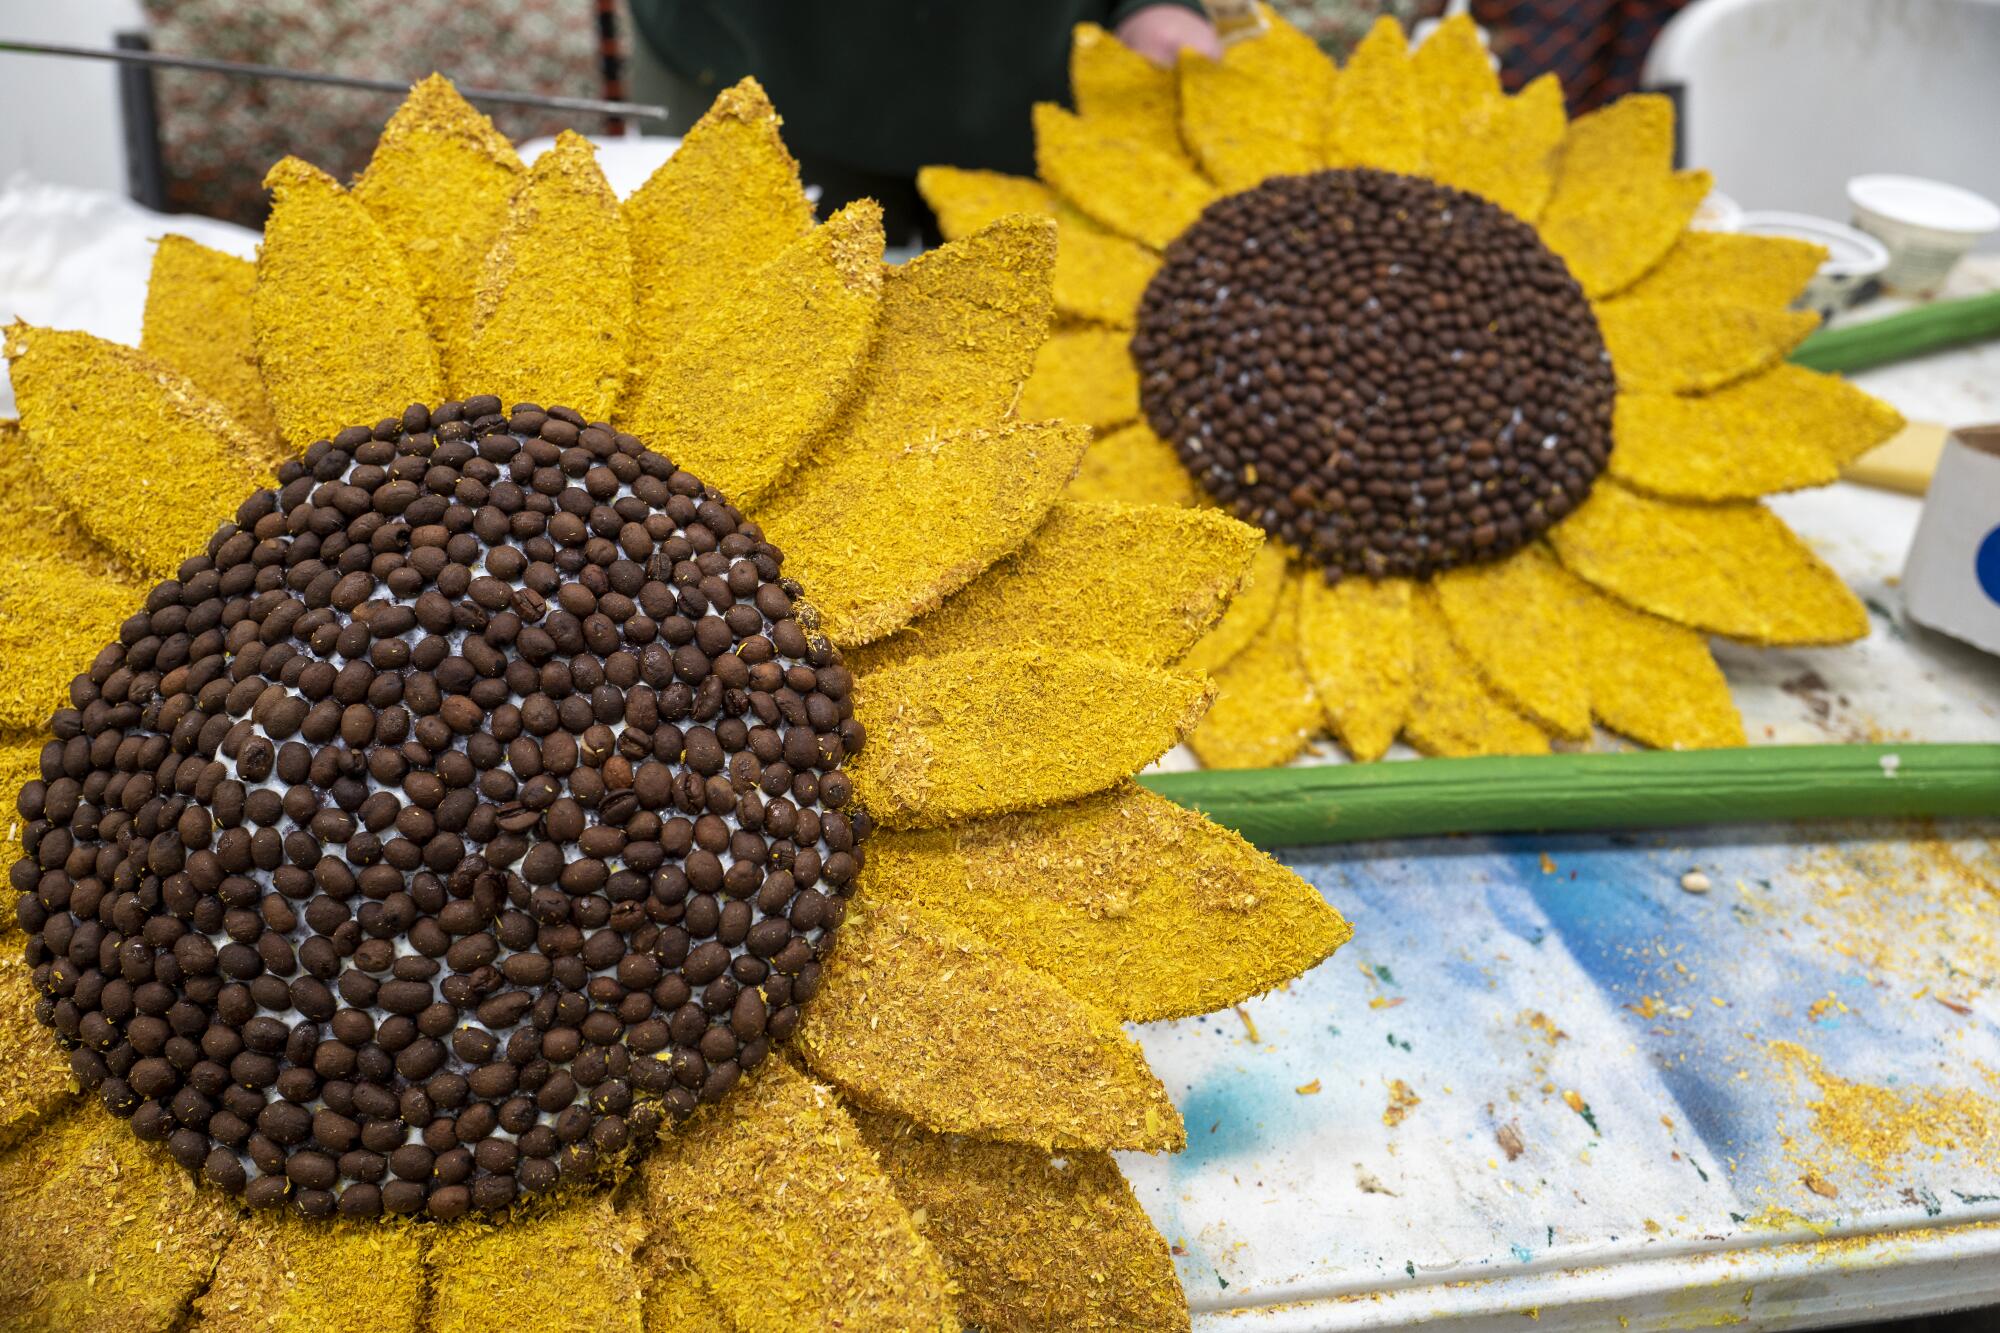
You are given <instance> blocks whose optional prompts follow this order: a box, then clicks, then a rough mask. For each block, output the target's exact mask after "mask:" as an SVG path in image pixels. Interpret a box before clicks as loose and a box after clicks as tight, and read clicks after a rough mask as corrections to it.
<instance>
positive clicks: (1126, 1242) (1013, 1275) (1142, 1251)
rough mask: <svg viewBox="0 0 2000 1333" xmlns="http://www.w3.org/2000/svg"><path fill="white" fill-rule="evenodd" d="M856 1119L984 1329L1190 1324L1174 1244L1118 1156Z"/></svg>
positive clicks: (970, 1318) (1013, 1332) (993, 1332)
mask: <svg viewBox="0 0 2000 1333" xmlns="http://www.w3.org/2000/svg"><path fill="white" fill-rule="evenodd" d="M856 1120H857V1122H858V1123H859V1124H860V1126H861V1131H862V1133H863V1134H864V1135H865V1136H866V1138H867V1140H868V1143H869V1145H870V1146H871V1147H873V1148H874V1150H875V1153H876V1155H877V1156H878V1157H880V1158H881V1159H882V1165H883V1167H884V1169H886V1170H887V1171H888V1173H889V1178H890V1179H891V1180H892V1181H893V1182H894V1183H895V1187H896V1194H897V1195H898V1197H900V1198H901V1199H902V1200H903V1202H904V1204H905V1205H907V1206H908V1207H909V1208H910V1209H911V1210H912V1211H921V1214H922V1216H923V1219H924V1222H923V1228H924V1236H925V1237H926V1238H927V1239H928V1240H929V1241H930V1242H931V1244H932V1245H934V1246H935V1247H936V1248H937V1250H938V1252H939V1254H941V1255H942V1256H943V1258H944V1262H945V1266H946V1268H947V1270H948V1271H949V1272H950V1273H951V1276H952V1278H953V1280H955V1281H956V1282H957V1284H958V1296H957V1299H956V1301H955V1302H954V1303H955V1305H956V1306H957V1309H958V1313H959V1316H960V1317H961V1318H962V1319H964V1320H965V1321H966V1323H968V1324H970V1325H972V1326H974V1327H976V1328H978V1329H980V1330H982V1333H1037V1331H1039V1330H1049V1329H1064V1330H1077V1331H1078V1333H1084V1331H1086V1330H1103V1331H1106V1333H1108V1331H1110V1330H1118V1331H1119V1333H1143V1331H1144V1330H1161V1331H1162V1333H1164V1331H1165V1330H1172V1329H1185V1328H1186V1327H1187V1325H1188V1314H1187V1298H1186V1296H1185V1295H1184V1294H1183V1293H1182V1291H1181V1284H1180V1278H1179V1276H1178V1275H1177V1274H1176V1273H1175V1271H1174V1261H1173V1256H1172V1255H1171V1254H1170V1253H1169V1252H1168V1250H1167V1243H1166V1240H1165V1239H1164V1238H1163V1237H1161V1235H1160V1234H1159V1232H1157V1231H1155V1230H1154V1229H1153V1224H1152V1222H1151V1220H1150V1219H1148V1218H1147V1216H1146V1214H1145V1212H1144V1211H1143V1210H1142V1209H1141V1208H1140V1207H1139V1201H1138V1200H1137V1199H1135V1198H1134V1197H1133V1195H1132V1187H1131V1186H1130V1185H1128V1184H1126V1183H1125V1177H1124V1176H1122V1175H1120V1174H1119V1172H1118V1164H1117V1163H1116V1162H1115V1161H1113V1160H1112V1158H1111V1156H1110V1155H1109V1154H1108V1153H1100V1152H1070V1153H1066V1154H1064V1155H1062V1156H1060V1157H1052V1156H1050V1155H1049V1154H1048V1153H1046V1152H1043V1151H1041V1150H1040V1149H1038V1148H1027V1147H1020V1146H1018V1145H1015V1144H1007V1143H981V1142H979V1141H977V1140H974V1139H962V1138H954V1137H949V1136H946V1135H941V1134H931V1133H928V1132H926V1131H925V1130H922V1129H920V1128H918V1127H917V1126H915V1125H913V1124H911V1123H910V1122H909V1121H907V1120H901V1119H897V1118H896V1117H893V1116H883V1115H875V1114H872V1113H870V1112H866V1111H864V1112H862V1113H860V1114H859V1115H858V1116H856Z"/></svg>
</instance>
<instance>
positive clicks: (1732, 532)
mask: <svg viewBox="0 0 2000 1333" xmlns="http://www.w3.org/2000/svg"><path fill="white" fill-rule="evenodd" d="M1549 540H1550V542H1551V544H1552V545H1554V547H1555V548H1556V554H1557V555H1559V556H1561V557H1562V562H1563V563H1564V564H1565V565H1568V566H1569V567H1570V569H1571V570H1572V571H1573V572H1575V573H1577V574H1579V575H1581V576H1582V577H1583V578H1585V579H1586V580H1588V581H1589V582H1591V583H1593V584H1595V585H1596V586H1597V587H1598V588H1600V589H1602V590H1603V591H1605V592H1607V593H1609V594H1611V595H1612V596H1613V597H1616V598H1618V599H1619V600H1620V601H1623V602H1625V603H1627V604H1629V605H1631V606H1636V607H1638V608H1640V609H1641V610H1644V611H1651V612H1652V613H1653V614H1654V615H1657V616H1664V617H1666V618H1667V619H1668V620H1671V621H1674V622H1675V623H1677V624H1681V625H1687V626H1690V627H1692V628H1694V629H1705V630H1708V631H1709V632H1711V633H1714V634H1726V635H1728V636H1730V637H1731V638H1735V639H1744V640H1747V641H1748V642H1751V643H1767V644H1821V643H1848V642H1850V641H1852V640H1854V639H1858V638H1861V637H1862V636H1864V635H1866V634H1867V633H1868V612H1867V609H1866V608H1865V607H1863V606H1862V605H1861V602H1860V600H1859V599H1857V598H1856V597H1855V595H1854V594H1853V593H1851V592H1849V591H1848V590H1847V585H1846V584H1844V583H1842V582H1841V581H1840V576H1839V575H1838V574H1835V573H1834V572H1833V571H1832V570H1831V569H1829V568H1827V566H1826V565H1825V564H1824V563H1823V562H1822V561H1821V560H1820V558H1819V557H1818V556H1816V555H1814V554H1813V553H1812V551H1811V550H1810V549H1809V548H1808V547H1807V546H1806V544H1805V543H1804V542H1802V541H1800V540H1799V539H1798V537H1796V536H1795V535H1793V533H1792V530H1791V529H1790V528H1788V527H1786V526H1785V523H1784V520H1783V519H1780V518H1779V517H1778V516H1777V515H1776V514H1773V513H1772V512H1771V511H1770V510H1768V509H1766V508H1765V507H1764V506H1762V505H1760V504H1716V505H1690V504H1679V503H1676V502H1674V501H1671V500H1654V499H1649V498H1647V497H1646V496H1643V495H1640V494H1638V493H1637V492H1634V491H1631V490H1628V489H1626V488H1625V487H1623V486H1621V485H1619V484H1618V483H1617V482H1613V481H1601V482H1599V483H1598V484H1597V486H1595V487H1594V488H1593V489H1592V490H1591V493H1590V498H1589V499H1588V500H1586V501H1584V502H1583V504H1582V505H1581V506H1579V507H1578V509H1577V511H1576V512H1575V513H1573V514H1571V515H1570V516H1569V517H1568V518H1566V519H1564V520H1563V521H1562V522H1561V523H1559V524H1557V525H1556V526H1555V527H1554V528H1553V529H1551V530H1550V532H1549Z"/></svg>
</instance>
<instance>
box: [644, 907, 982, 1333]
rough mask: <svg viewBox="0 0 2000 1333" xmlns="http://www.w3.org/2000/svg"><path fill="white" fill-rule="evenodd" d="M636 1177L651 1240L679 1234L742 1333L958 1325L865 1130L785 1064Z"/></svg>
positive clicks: (887, 1332)
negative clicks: (653, 1235) (863, 1134)
mask: <svg viewBox="0 0 2000 1333" xmlns="http://www.w3.org/2000/svg"><path fill="white" fill-rule="evenodd" d="M841 944H842V947H843V948H845V946H846V938H845V934H844V933H843V936H842V940H841ZM828 1003H830V1002H822V1003H819V1004H815V1005H814V1006H813V1008H814V1010H815V1011H818V1010H823V1009H825V1008H827V1007H828ZM639 1180H640V1187H641V1199H642V1206H643V1209H644V1211H645V1212H646V1213H647V1215H648V1216H649V1217H650V1218H651V1219H652V1222H653V1230H654V1232H655V1233H656V1234H667V1235H670V1236H671V1238H672V1241H673V1244H674V1246H675V1247H676V1248H677V1249H678V1250H679V1251H680V1252H681V1253H682V1254H684V1255H685V1256H686V1257H687V1258H688V1259H689V1260H691V1261H692V1262H693V1264H694V1266H695V1268H696V1269H697V1270H698V1271H699V1272H700V1273H701V1275H702V1277H703V1278H704V1279H705V1280H706V1281H707V1283H708V1285H709V1288H710V1289H711V1290H712V1291H713V1292H714V1293H715V1297H716V1299H717V1301H719V1302H720V1303H721V1304H722V1306H723V1307H724V1309H725V1310H726V1311H727V1313H728V1315H729V1317H730V1319H731V1320H732V1321H733V1323H734V1324H735V1326H736V1327H737V1328H740V1329H741V1330H743V1333H791V1330H794V1329H818V1328H827V1329H847V1330H852V1331H853V1333H901V1331H902V1330H911V1331H912V1333H914V1331H915V1330H925V1329H929V1330H945V1329H956V1328H957V1327H958V1325H957V1321H956V1320H954V1319H953V1318H952V1316H951V1313H950V1304H949V1299H948V1297H947V1295H946V1282H947V1279H946V1277H945V1271H944V1266H943V1265H942V1264H941V1263H940V1262H939V1260H938V1257H937V1254H936V1253H935V1252H934V1251H933V1250H932V1249H931V1248H930V1246H928V1245H927V1244H925V1243H924V1241H923V1238H922V1237H921V1236H920V1235H919V1234H918V1232H917V1228H916V1224H915V1223H914V1222H913V1221H912V1220H911V1217H910V1214H909V1213H908V1211H906V1210H905V1209H904V1207H903V1206H902V1204H901V1203H900V1202H898V1200H897V1198H896V1195H895V1191H894V1190H893V1189H892V1188H891V1187H890V1184H889V1180H888V1178H887V1177H886V1176H885V1175H883V1173H882V1169H881V1168H880V1167H879V1166H877V1165H876V1162H875V1158H874V1155H873V1154H871V1153H870V1152H869V1150H868V1146H867V1144H866V1143H865V1142H864V1141H863V1140H862V1137H861V1132H860V1131H859V1130H858V1129H856V1128H855V1125H854V1122H853V1120H851V1119H850V1118H849V1117H848V1115H847V1112H846V1111H845V1110H844V1109H843V1108H842V1107H841V1105H840V1103H839V1101H838V1100H837V1099H836V1098H835V1097H834V1095H833V1093H832V1091H831V1090H829V1089H827V1088H825V1087H822V1086H821V1085H820V1084H818V1083H816V1082H814V1081H813V1080H812V1079H810V1078H807V1077H805V1076H804V1075H802V1074H800V1073H799V1072H798V1071H797V1070H795V1069H794V1068H792V1066H791V1065H790V1064H789V1063H787V1062H786V1061H784V1060H777V1059H774V1060H771V1061H768V1062H767V1063H766V1064H765V1065H764V1066H763V1067H761V1068H760V1069H758V1071H757V1073H756V1076H755V1077H754V1079H752V1080H750V1081H749V1083H748V1086H746V1087H743V1088H739V1089H738V1090H737V1091H736V1092H735V1093H734V1094H732V1096H731V1097H730V1099H729V1101H728V1102H727V1103H726V1104H725V1105H724V1106H723V1107H722V1108H721V1109H720V1110H718V1111H714V1112H710V1113H707V1114H705V1115H702V1116H698V1117H696V1119H695V1120H694V1121H692V1122H691V1123H690V1124H688V1125H687V1126H685V1127H683V1128H682V1129H681V1130H679V1131H677V1132H675V1133H673V1134H669V1135H665V1136H663V1138H662V1139H661V1142H660V1144H659V1146H658V1147H657V1148H656V1149H655V1150H654V1152H653V1153H652V1155H651V1156H650V1157H648V1158H647V1159H646V1162H645V1164H644V1166H642V1167H641V1168H640V1177H639Z"/></svg>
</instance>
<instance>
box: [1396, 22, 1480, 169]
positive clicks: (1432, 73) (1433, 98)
mask: <svg viewBox="0 0 2000 1333" xmlns="http://www.w3.org/2000/svg"><path fill="white" fill-rule="evenodd" d="M1410 65H1411V67H1412V70H1413V71H1414V73H1415V74H1416V81H1417V90H1418V96H1419V98H1420V99H1421V100H1422V102H1423V107H1424V122H1423V123H1424V133H1425V142H1426V144H1433V143H1439V142H1442V141H1445V140H1448V139H1450V138H1451V137H1452V136H1453V135H1454V134H1455V133H1458V132H1461V130H1462V129H1463V128H1469V127H1471V126H1473V125H1477V124H1478V123H1480V122H1481V121H1482V120H1484V119H1485V118H1486V117H1488V116H1491V115H1492V114H1494V113H1495V112H1496V111H1498V110H1499V108H1500V105H1501V92H1500V76H1499V75H1498V74H1497V73H1495V72H1494V69H1493V61H1492V58H1491V57H1490V56H1489V55H1488V54H1487V51H1486V46H1485V44H1484V43H1483V42H1481V41H1480V40H1479V25H1478V24H1476V23H1474V22H1473V21H1472V16H1471V15H1470V14H1453V15H1452V16H1451V17H1449V18H1447V19H1445V20H1444V22H1442V23H1440V24H1438V26H1437V27H1435V28H1433V29H1432V30H1431V35H1430V36H1428V37H1426V38H1424V40H1423V43H1422V44H1421V45H1419V46H1418V47H1417V49H1416V50H1415V51H1414V52H1413V53H1411V56H1410Z"/></svg>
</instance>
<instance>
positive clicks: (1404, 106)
mask: <svg viewBox="0 0 2000 1333" xmlns="http://www.w3.org/2000/svg"><path fill="white" fill-rule="evenodd" d="M1331 139H1332V154H1333V157H1334V160H1336V161H1337V162H1339V163H1340V164H1341V165H1343V166H1350V167H1375V168H1378V169H1380V170H1382V171H1403V172H1416V171H1421V170H1422V169H1423V165H1424V107H1423V101H1422V94H1421V93H1420V91H1419V89H1418V86H1417V75H1416V70H1415V68H1414V66H1413V65H1412V64H1411V62H1410V51H1409V46H1408V44H1407V43H1406V42H1405V41H1404V38H1403V25H1402V24H1400V23H1398V22H1397V21H1396V20H1395V19H1393V18H1390V17H1388V16H1387V15H1384V16H1383V17H1381V18H1379V19H1377V20H1375V26H1374V27H1372V28H1370V29H1369V30H1368V35H1367V36H1366V37H1364V38H1362V39H1361V44H1360V45H1359V46H1357V47H1355V48H1354V54H1353V55H1351V56H1349V57H1348V59H1347V64H1345V65H1344V66H1342V67H1341V71H1340V81H1339V82H1338V83H1336V84H1335V85H1334V89H1333V106H1332V131H1331Z"/></svg>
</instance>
